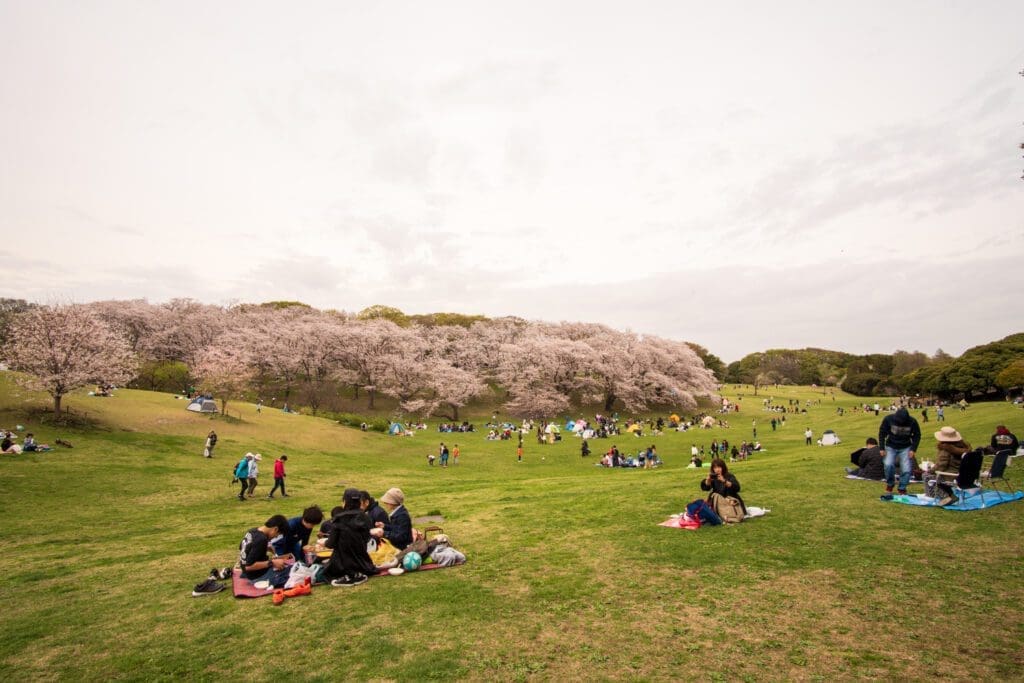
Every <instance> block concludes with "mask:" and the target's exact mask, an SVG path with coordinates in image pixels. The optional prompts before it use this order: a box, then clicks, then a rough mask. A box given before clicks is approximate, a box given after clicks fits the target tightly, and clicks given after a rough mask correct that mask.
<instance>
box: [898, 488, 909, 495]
mask: <svg viewBox="0 0 1024 683" xmlns="http://www.w3.org/2000/svg"><path fill="white" fill-rule="evenodd" d="M896 493H898V494H900V495H901V496H905V495H907V490H906V489H896Z"/></svg>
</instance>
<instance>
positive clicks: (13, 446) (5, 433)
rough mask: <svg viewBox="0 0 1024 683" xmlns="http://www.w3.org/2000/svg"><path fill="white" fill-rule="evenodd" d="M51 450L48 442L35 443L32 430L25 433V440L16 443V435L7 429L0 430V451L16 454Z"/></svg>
mask: <svg viewBox="0 0 1024 683" xmlns="http://www.w3.org/2000/svg"><path fill="white" fill-rule="evenodd" d="M50 450H53V449H52V448H51V447H50V445H49V444H45V443H37V442H36V436H35V434H33V433H32V432H29V433H28V434H26V435H25V440H24V441H22V442H21V443H20V444H19V443H18V435H17V434H15V433H14V432H12V431H10V430H9V429H4V430H0V453H3V454H6V455H17V454H18V453H34V452H44V451H50Z"/></svg>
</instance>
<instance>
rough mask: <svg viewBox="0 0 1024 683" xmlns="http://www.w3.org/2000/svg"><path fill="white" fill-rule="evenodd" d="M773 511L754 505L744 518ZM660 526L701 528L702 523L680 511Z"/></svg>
mask: <svg viewBox="0 0 1024 683" xmlns="http://www.w3.org/2000/svg"><path fill="white" fill-rule="evenodd" d="M769 512H771V510H769V509H768V508H759V507H754V506H748V507H747V514H746V515H745V516H744V517H743V519H745V520H746V519H753V518H754V517H764V516H765V515H766V514H768V513H769ZM658 526H665V527H668V528H670V529H690V530H691V531H692V530H694V529H699V528H700V524H699V523H698V522H696V520H694V519H691V518H690V516H689V515H687V514H685V513H680V514H678V515H672V516H671V517H669V518H668V519H666V520H665V521H664V522H659V523H658Z"/></svg>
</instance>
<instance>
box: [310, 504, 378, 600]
mask: <svg viewBox="0 0 1024 683" xmlns="http://www.w3.org/2000/svg"><path fill="white" fill-rule="evenodd" d="M343 497H344V505H343V509H342V511H341V512H340V513H339V514H337V515H336V516H335V517H334V519H332V520H331V535H330V536H329V537H328V539H327V543H326V546H327V547H328V548H330V549H331V550H332V552H331V559H330V561H329V562H328V563H327V567H326V568H325V569H324V574H323V575H324V578H326V579H330V580H331V585H332V586H335V587H338V586H358V585H359V584H361V583H365V582H366V580H367V578H369V577H368V575H369V574H374V573H376V571H377V568H376V567H375V566H374V565H373V561H372V560H371V559H370V555H369V553H368V552H366V544H367V543H368V542H369V540H370V539H371V538H374V537H376V538H380V537H381V536H382V535H383V533H384V532H383V531H382V530H381V529H378V528H374V527H373V523H372V522H371V521H370V517H369V516H368V515H367V514H366V513H365V512H364V511H363V509H362V506H361V501H362V494H361V492H360V491H359V489H345V493H344V496H343Z"/></svg>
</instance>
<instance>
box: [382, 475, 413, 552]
mask: <svg viewBox="0 0 1024 683" xmlns="http://www.w3.org/2000/svg"><path fill="white" fill-rule="evenodd" d="M380 502H381V503H383V504H384V507H385V508H386V509H387V511H388V521H387V522H385V523H383V524H381V523H378V524H377V526H378V528H381V529H383V530H384V538H386V539H388V540H389V541H391V545H393V546H395V547H396V548H398V549H399V550H404V549H405V546H407V545H409V544H410V543H412V518H411V517H410V516H409V511H408V510H406V509H405V494H404V493H402V489H398V488H390V489H388V490H387V492H386V493H385V494H384V495H383V496H381V497H380Z"/></svg>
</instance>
